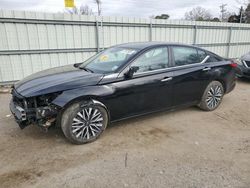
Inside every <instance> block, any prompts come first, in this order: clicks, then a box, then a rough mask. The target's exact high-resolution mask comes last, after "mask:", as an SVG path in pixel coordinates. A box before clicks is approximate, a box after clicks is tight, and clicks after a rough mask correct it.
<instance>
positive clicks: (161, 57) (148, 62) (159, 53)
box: [132, 47, 169, 73]
mask: <svg viewBox="0 0 250 188" xmlns="http://www.w3.org/2000/svg"><path fill="white" fill-rule="evenodd" d="M132 66H135V67H138V68H139V69H138V71H137V73H138V72H147V71H153V70H158V69H164V68H167V67H169V61H168V48H167V47H162V48H155V49H152V50H149V51H147V52H145V53H144V54H142V55H141V56H140V57H139V58H137V59H136V60H135V61H134V62H133V64H132Z"/></svg>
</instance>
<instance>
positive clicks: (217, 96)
mask: <svg viewBox="0 0 250 188" xmlns="http://www.w3.org/2000/svg"><path fill="white" fill-rule="evenodd" d="M223 96H224V88H223V85H222V84H221V83H220V82H219V81H212V82H211V83H210V84H208V86H207V88H206V89H205V91H204V93H203V96H202V99H201V102H200V104H199V105H198V107H199V108H200V109H202V110H205V111H213V110H215V109H216V108H218V106H219V105H220V104H221V101H222V98H223Z"/></svg>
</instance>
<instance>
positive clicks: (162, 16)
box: [154, 14, 170, 20]
mask: <svg viewBox="0 0 250 188" xmlns="http://www.w3.org/2000/svg"><path fill="white" fill-rule="evenodd" d="M169 17H170V16H169V15H168V14H161V15H159V16H155V17H154V18H155V19H165V20H167V19H168V18H169Z"/></svg>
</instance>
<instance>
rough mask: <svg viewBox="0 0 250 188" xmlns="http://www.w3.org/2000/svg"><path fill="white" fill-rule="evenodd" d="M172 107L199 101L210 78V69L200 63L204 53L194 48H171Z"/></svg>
mask: <svg viewBox="0 0 250 188" xmlns="http://www.w3.org/2000/svg"><path fill="white" fill-rule="evenodd" d="M171 54H172V61H173V64H174V66H175V69H174V71H173V74H174V80H173V84H174V86H173V93H174V106H179V105H185V104H189V103H194V102H198V101H200V99H201V97H202V95H203V92H204V90H205V88H206V86H207V85H208V83H209V81H210V78H211V74H210V71H211V67H210V66H209V65H207V64H206V63H201V62H202V61H203V60H204V59H205V58H206V56H207V54H206V52H205V51H203V50H200V49H197V48H195V47H187V46H172V47H171Z"/></svg>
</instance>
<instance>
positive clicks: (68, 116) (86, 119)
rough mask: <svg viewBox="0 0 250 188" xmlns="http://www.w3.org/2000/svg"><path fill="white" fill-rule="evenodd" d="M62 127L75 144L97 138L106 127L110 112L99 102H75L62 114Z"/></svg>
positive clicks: (66, 135)
mask: <svg viewBox="0 0 250 188" xmlns="http://www.w3.org/2000/svg"><path fill="white" fill-rule="evenodd" d="M61 122H62V124H61V128H62V131H63V133H64V135H65V137H66V138H67V139H68V140H69V141H71V142H72V143H74V144H85V143H88V142H92V141H94V140H96V139H97V138H98V137H99V136H100V135H101V133H102V132H103V131H104V130H105V129H106V127H107V124H108V114H107V111H106V109H105V108H104V107H103V106H101V105H99V104H93V103H90V104H84V105H82V104H81V103H74V104H72V105H71V106H69V107H68V108H67V109H66V110H65V111H64V113H63V115H62V121H61Z"/></svg>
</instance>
